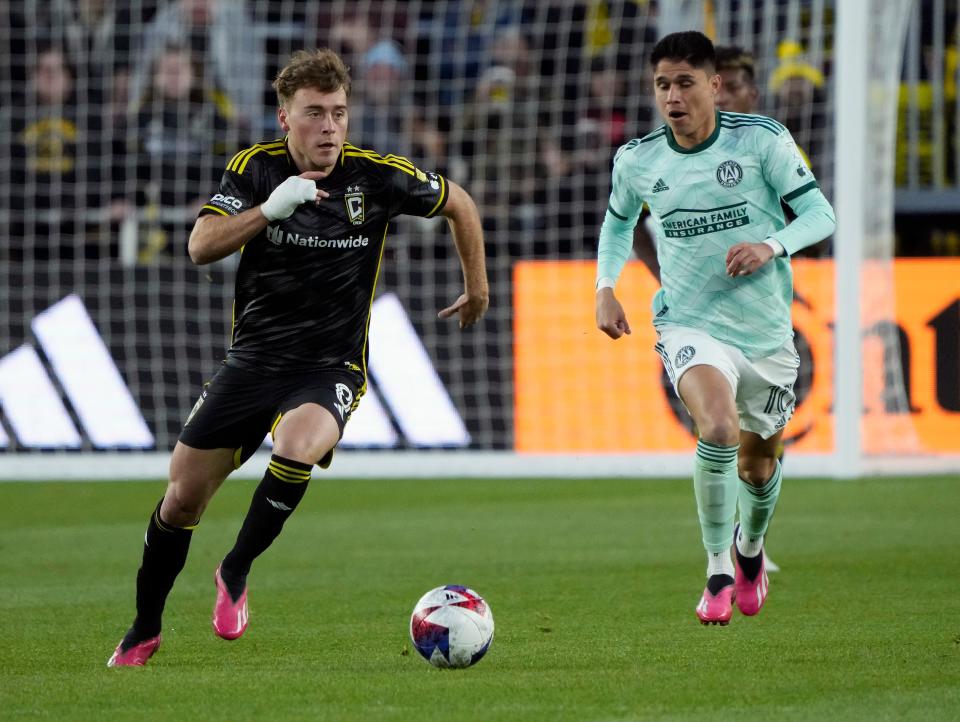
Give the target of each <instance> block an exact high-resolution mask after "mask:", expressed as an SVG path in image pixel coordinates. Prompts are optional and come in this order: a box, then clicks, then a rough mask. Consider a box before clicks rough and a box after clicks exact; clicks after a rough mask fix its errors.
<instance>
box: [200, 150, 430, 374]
mask: <svg viewBox="0 0 960 722" xmlns="http://www.w3.org/2000/svg"><path fill="white" fill-rule="evenodd" d="M300 172H301V171H300V170H299V169H298V168H297V167H296V165H295V164H294V162H293V159H292V158H291V156H290V155H289V154H288V152H287V146H286V142H285V140H283V139H281V140H276V141H273V142H269V143H259V144H257V145H255V146H253V147H252V148H248V149H246V150H243V151H241V152H240V153H237V155H235V156H234V157H233V159H232V160H231V161H230V163H228V164H227V169H226V171H225V172H224V174H223V179H222V180H221V182H220V192H219V193H217V194H216V195H215V196H213V198H211V199H210V201H209V202H208V203H207V204H206V205H205V206H203V209H202V210H201V211H200V214H201V215H205V214H210V213H217V214H220V215H230V216H232V215H236V214H238V213H241V212H242V211H245V210H247V209H249V208H253V207H255V206H258V205H260V204H261V203H263V202H264V201H265V200H267V198H268V197H269V196H270V193H271V192H273V190H274V189H275V188H276V187H277V186H278V185H280V184H281V183H282V182H283V181H284V180H286V179H287V178H288V177H290V176H294V175H299V174H300ZM317 187H318V188H321V189H322V190H325V191H327V192H328V193H329V194H330V197H329V198H325V199H323V200H322V201H320V203H319V204H314V203H304V204H303V205H301V206H300V207H298V208H297V210H296V211H295V212H294V213H293V215H292V216H290V217H289V218H287V219H284V220H280V221H272V222H271V223H270V224H269V225H268V226H267V227H266V228H265V229H264V230H263V231H262V232H261V233H259V234H258V235H257V236H255V237H254V238H252V239H250V240H249V241H247V243H246V244H245V245H244V247H243V248H242V249H241V250H240V254H241V255H240V265H239V267H238V269H237V279H236V293H235V299H234V320H233V334H232V342H231V346H230V350H229V351H228V352H227V363H228V364H229V365H232V366H237V367H240V368H246V369H249V370H252V371H261V372H264V371H266V372H271V373H272V372H278V371H310V370H315V369H322V368H344V367H346V368H353V369H354V370H362V371H363V373H364V376H365V375H366V355H367V348H366V341H367V330H368V327H369V321H370V309H371V305H372V303H373V292H374V288H375V287H376V282H377V275H378V273H379V271H380V259H381V257H382V255H383V246H384V242H385V240H386V233H387V226H388V224H389V221H390V219H391V218H393V217H395V216H397V215H400V214H409V215H415V216H424V217H427V218H429V217H432V216H435V215H436V214H437V213H439V212H440V210H441V209H442V208H443V206H444V204H445V203H446V202H447V192H448V186H447V182H446V180H445V179H444V178H443V177H442V176H440V175H438V174H436V173H425V172H423V171H421V170H420V169H418V168H416V167H414V165H413V164H412V163H411V162H410V161H409V160H407V159H406V158H401V157H399V156H395V155H386V156H381V155H379V154H377V153H375V152H373V151H371V150H363V149H361V148H357V147H355V146H352V145H350V144H349V143H345V144H344V146H343V150H342V151H341V153H340V159H339V160H338V162H337V164H336V166H335V168H334V170H333V171H332V172H331V173H330V175H328V176H327V177H326V178H323V179H322V180H319V181H317Z"/></svg>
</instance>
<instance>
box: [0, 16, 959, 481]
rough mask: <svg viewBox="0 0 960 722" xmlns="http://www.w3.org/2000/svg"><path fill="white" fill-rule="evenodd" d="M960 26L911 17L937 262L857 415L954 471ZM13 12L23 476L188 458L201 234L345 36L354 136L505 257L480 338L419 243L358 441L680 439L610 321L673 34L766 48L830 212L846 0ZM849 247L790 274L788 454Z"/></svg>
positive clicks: (14, 446)
mask: <svg viewBox="0 0 960 722" xmlns="http://www.w3.org/2000/svg"><path fill="white" fill-rule="evenodd" d="M894 5H896V4H894ZM906 6H907V5H906V4H904V7H906ZM958 7H960V6H958V3H955V2H946V0H922V1H918V2H915V3H913V4H912V5H910V22H909V25H908V26H907V32H906V43H905V52H904V60H903V63H902V65H901V67H900V68H899V72H898V75H899V77H900V80H899V83H898V87H899V99H898V103H897V108H898V117H897V118H896V128H897V131H896V132H897V143H896V157H895V163H896V164H895V166H892V168H893V172H894V174H895V181H896V193H895V196H894V207H893V211H894V213H895V215H894V218H895V221H896V226H895V227H896V236H895V246H894V247H893V253H895V255H896V256H897V257H920V258H926V259H928V260H911V261H909V262H907V261H903V262H900V261H898V262H897V263H896V269H897V273H898V274H900V275H898V283H899V284H900V285H899V286H898V289H899V290H898V291H897V294H896V303H897V304H898V306H897V309H898V310H897V311H896V321H897V323H898V324H899V328H898V327H897V326H894V325H892V324H891V323H889V320H890V319H886V320H885V321H884V319H881V321H884V323H879V325H877V326H876V327H875V328H874V332H873V335H874V336H875V337H876V338H877V339H879V340H880V343H879V344H878V345H876V346H875V347H871V346H869V345H868V346H866V347H865V359H866V362H865V364H864V369H865V373H864V374H863V376H864V383H865V413H866V416H865V421H866V424H867V428H873V427H871V426H870V423H871V414H872V415H873V418H874V420H876V418H880V420H881V421H882V422H883V423H880V424H879V426H878V428H879V432H878V433H877V434H875V435H873V441H874V443H875V444H876V445H877V448H878V449H879V450H884V451H890V450H894V451H902V452H907V453H910V454H920V455H930V454H938V453H952V454H956V453H957V452H958V451H960V446H958V443H960V442H958V441H957V440H958V439H960V433H957V431H960V391H958V387H960V384H958V379H960V361H958V357H960V351H958V348H960V342H958V337H960V311H958V308H960V306H958V303H960V301H958V300H957V296H956V286H955V283H954V282H953V280H952V279H955V278H956V271H957V269H958V266H957V260H956V256H957V255H958V254H960V224H958V222H957V221H958V215H957V214H958V209H960V202H958V199H960V187H958V179H957V168H958V165H960V164H958V163H957V159H958V157H960V144H958V123H957V119H958V117H960V104H958V99H957V92H956V89H957V79H958V63H957V57H958V50H957V49H958V40H957V38H958V25H957V19H958ZM3 12H4V13H5V15H6V17H4V18H3V22H2V27H0V37H2V40H0V42H2V43H3V45H4V46H5V48H6V51H5V52H4V53H3V56H2V59H0V62H2V64H3V66H2V86H0V103H2V107H3V110H2V111H0V143H2V144H3V145H4V146H5V148H6V149H7V150H6V151H5V152H4V154H3V156H2V158H0V238H2V243H0V407H2V409H0V446H2V447H3V453H5V455H7V458H8V459H12V458H14V457H17V458H23V456H24V452H27V453H29V452H34V451H42V452H49V451H51V450H53V451H60V450H74V451H77V450H79V451H102V450H116V449H131V448H132V449H152V450H157V451H161V452H162V451H166V450H168V449H169V448H171V446H172V444H173V442H174V441H175V439H176V435H177V433H178V431H179V428H180V425H181V423H182V420H183V418H184V417H185V414H186V413H187V411H188V410H189V409H190V407H191V406H192V403H193V401H194V399H195V397H196V395H197V393H198V390H199V389H200V386H201V384H202V382H203V381H204V379H206V378H207V377H208V376H209V375H210V374H211V373H212V372H213V370H214V369H215V368H216V365H217V363H218V361H219V360H220V359H221V358H222V356H223V353H224V349H225V346H226V344H227V341H228V336H229V330H230V305H231V301H232V281H233V269H234V265H233V264H234V261H233V260H231V259H227V260H225V261H223V262H221V263H218V264H215V265H214V266H212V267H209V266H208V267H203V268H197V267H194V266H193V265H192V264H191V263H190V261H189V259H188V258H187V256H186V253H185V245H186V237H187V234H188V232H189V228H190V227H191V225H192V220H193V218H194V217H195V212H196V209H197V208H198V206H199V204H200V203H202V202H203V200H204V199H205V198H207V197H209V195H210V194H212V193H213V192H214V191H215V188H216V183H217V179H218V177H219V175H220V173H221V172H222V168H223V166H224V165H225V162H226V160H227V159H228V158H229V157H230V156H231V155H232V154H233V153H234V152H235V151H236V150H237V149H239V148H242V147H246V146H247V145H249V144H250V143H252V142H256V141H260V140H266V139H272V138H274V137H276V135H277V131H276V125H275V117H274V111H273V97H272V91H271V90H270V89H269V82H270V79H271V78H272V76H273V75H274V74H275V72H276V70H277V69H278V68H279V67H280V66H281V65H282V64H283V62H284V60H285V59H286V57H287V56H288V55H289V53H290V52H291V51H292V50H295V49H298V48H301V47H313V46H318V45H319V46H330V47H332V48H334V49H336V50H338V51H339V52H341V53H342V54H343V55H344V57H345V59H346V60H347V62H348V63H349V64H350V65H351V67H352V68H353V74H354V80H355V85H354V88H355V92H354V96H353V98H352V109H351V126H350V127H351V131H350V133H349V139H350V140H351V141H352V142H353V143H355V144H358V145H360V146H363V147H372V148H374V149H376V150H378V151H381V152H384V153H388V152H392V153H397V154H401V155H406V156H408V157H410V158H411V159H412V160H413V161H414V162H415V163H416V164H417V165H419V166H420V167H422V168H425V169H427V170H438V171H440V172H442V173H444V174H446V175H448V176H449V177H450V178H452V179H454V180H456V181H457V182H459V183H461V184H462V185H464V186H465V187H466V188H467V189H468V190H469V191H470V192H471V193H472V194H473V195H474V197H475V198H476V199H477V201H478V204H479V206H480V210H481V215H482V217H483V219H484V225H485V232H486V241H487V246H488V266H489V271H490V279H491V285H492V297H493V298H492V304H491V308H490V312H489V314H488V316H487V318H486V320H485V322H484V323H483V324H482V327H481V328H478V329H476V330H473V331H471V332H470V333H467V334H462V333H460V332H459V331H458V330H457V329H456V328H455V327H454V326H453V325H451V324H448V323H443V322H440V321H438V320H437V319H436V313H435V312H436V310H437V309H439V308H442V307H443V306H444V305H446V304H447V303H448V302H449V301H450V300H451V299H452V298H455V296H456V294H457V289H458V287H459V269H458V264H457V262H456V255H455V253H454V252H453V249H452V243H451V241H450V238H449V236H448V234H447V232H446V228H445V224H443V223H442V222H433V223H423V222H420V221H419V220H417V219H400V220H398V221H397V223H396V225H395V228H394V229H393V231H392V232H391V234H390V236H389V238H388V246H387V252H386V255H385V262H384V265H383V275H382V278H381V283H380V285H379V289H380V298H379V299H378V306H377V309H378V310H377V312H376V313H377V314H378V315H379V317H380V321H379V323H378V322H377V321H376V318H375V327H374V331H373V333H372V337H373V338H372V343H373V349H374V351H373V352H374V353H375V354H376V353H377V350H376V349H377V345H378V343H380V345H381V348H383V349H385V350H384V351H382V352H381V358H380V359H379V360H378V359H376V358H375V359H373V362H372V381H373V393H372V394H371V395H370V396H369V397H367V399H365V401H364V403H363V404H362V405H361V411H362V412H363V414H364V417H363V420H362V421H361V417H360V414H359V413H358V418H357V420H356V421H355V423H354V424H352V425H351V426H352V427H354V429H355V431H353V432H352V433H353V436H350V435H349V434H348V437H347V439H346V440H345V441H346V443H347V444H348V445H354V446H360V447H363V448H371V447H389V448H417V449H422V448H449V447H467V448H470V449H473V450H484V451H487V450H500V451H503V450H506V451H511V450H517V451H522V452H532V453H536V452H563V451H576V452H597V453H635V452H638V451H639V452H645V451H647V452H649V451H656V450H672V449H684V448H689V446H690V444H691V437H690V436H689V434H688V432H687V431H686V429H685V420H684V418H683V415H682V413H681V412H680V411H679V409H678V408H677V405H676V402H675V400H674V399H672V398H671V395H670V393H669V391H668V390H667V389H666V387H665V386H664V385H663V384H664V382H663V378H662V374H661V372H660V371H659V369H657V368H656V364H655V361H656V358H655V356H654V355H653V354H652V353H650V352H649V350H648V349H649V346H650V344H649V343H646V342H644V341H643V340H642V339H641V340H640V341H638V342H637V343H635V344H634V346H633V347H632V348H631V349H630V350H629V351H628V352H627V353H626V355H622V356H618V357H616V358H612V357H611V356H610V355H609V354H610V352H609V351H605V350H604V349H603V348H601V347H600V346H599V344H601V342H602V341H603V339H602V338H601V337H600V336H599V334H598V333H595V332H594V331H593V329H592V325H591V324H592V321H591V319H592V288H591V271H590V268H589V265H590V264H589V259H591V258H592V257H593V255H594V253H595V239H596V236H597V233H598V229H599V224H600V221H601V219H602V214H603V211H604V208H605V199H606V196H607V193H608V183H609V169H610V162H611V158H612V155H613V153H614V151H615V150H616V148H617V147H618V146H619V145H620V144H621V143H622V142H623V141H624V140H626V139H629V138H631V137H635V136H638V135H643V134H644V133H646V132H648V131H649V130H650V129H652V128H653V127H655V126H656V125H657V124H658V121H657V119H656V118H655V113H654V110H653V108H652V106H651V100H650V94H649V92H648V91H649V90H650V88H649V79H648V73H647V57H648V55H649V52H650V50H651V48H652V45H653V42H654V41H655V39H656V38H657V37H659V36H661V35H663V34H664V33H666V32H671V31H674V30H677V29H685V28H688V27H702V28H703V29H705V30H706V31H707V32H709V33H710V34H711V35H712V36H713V37H714V39H715V40H716V41H717V42H718V43H725V44H726V43H737V44H740V45H742V46H743V47H745V48H746V49H748V50H750V51H752V52H753V53H754V54H755V56H756V61H757V64H756V69H757V81H758V85H759V87H760V103H759V111H760V112H763V113H766V114H769V115H772V116H774V117H777V118H778V119H779V120H781V121H782V122H784V123H785V124H786V125H788V127H790V129H791V131H792V132H793V133H794V135H795V137H796V139H797V141H798V143H799V144H800V145H801V146H802V147H803V148H804V149H805V150H806V151H807V153H808V155H809V156H810V159H811V163H812V166H813V167H814V169H815V171H816V173H817V176H818V179H819V180H820V182H821V185H822V186H823V188H824V190H825V192H826V193H827V195H828V197H833V194H834V151H835V148H834V126H833V118H834V102H835V86H836V82H835V81H836V78H835V75H836V73H835V70H836V61H835V57H834V31H835V20H836V18H835V6H834V3H832V2H826V1H825V0H821V1H818V0H806V1H793V2H778V1H771V0H767V1H764V2H759V1H758V2H740V1H738V0H716V1H713V2H711V1H707V2H703V1H701V0H697V1H693V2H689V1H686V2H670V3H667V2H659V3H658V2H656V1H655V0H647V1H643V0H636V1H624V2H616V1H607V0H587V1H584V2H566V1H562V2H524V1H522V0H516V1H513V2H510V1H501V2H468V1H464V2H454V1H452V0H451V1H447V2H445V1H442V0H436V1H433V2H428V1H426V0H424V1H416V0H414V1H412V2H402V3H401V2H378V1H371V2H338V1H334V2H324V3H300V2H294V1H292V0H288V1H281V2H254V1H252V0H248V1H247V2H227V1H226V0H219V2H215V1H214V0H170V1H169V2H158V1H155V0H143V1H141V2H138V1H136V0H135V1H133V2H128V3H122V4H116V5H114V4H113V3H106V2H96V1H84V0H76V1H71V0H53V1H51V2H42V3H41V2H29V1H21V2H11V3H7V4H5V5H4V10H3ZM889 210H890V209H889V208H887V209H881V211H880V213H881V214H883V213H885V212H886V213H889ZM833 245H834V244H833V239H828V241H826V242H824V243H822V244H819V245H818V246H817V247H815V248H813V249H811V251H810V252H809V253H807V254H805V256H806V257H805V258H802V259H798V262H797V270H798V296H799V301H798V306H797V326H798V331H799V332H800V338H801V339H802V341H803V343H801V349H800V350H801V353H802V354H803V356H804V358H805V360H807V361H808V362H809V363H807V364H806V366H805V368H806V371H805V374H804V376H803V377H802V378H801V381H800V384H799V386H800V388H799V395H800V397H801V399H802V400H803V401H804V403H801V408H800V412H799V413H798V422H799V423H798V424H796V426H797V428H798V430H799V431H798V434H797V436H798V437H800V438H795V439H792V441H795V442H796V446H797V448H796V451H797V452H798V455H802V453H803V452H804V451H805V450H806V451H812V452H814V453H816V452H829V451H830V449H831V448H832V446H831V445H832V443H833V442H832V439H833V435H832V430H831V428H830V425H829V422H828V421H825V420H829V418H830V414H831V411H832V399H833V387H832V381H833V368H832V367H833V348H832V343H831V340H830V333H831V328H832V323H833V318H832V313H831V311H832V308H831V306H832V302H831V301H830V298H832V288H833V285H832V283H833V282H832V274H833V266H832V265H831V264H832V255H833ZM880 255H881V258H880V260H889V257H890V256H891V253H890V252H889V251H888V252H886V256H884V255H883V254H880ZM929 259H935V260H929ZM630 273H631V274H632V275H633V276H635V278H636V281H635V286H636V287H637V288H638V289H640V290H638V291H637V292H636V293H635V298H634V299H633V303H634V304H635V308H636V310H635V311H634V312H633V313H634V314H635V316H634V326H635V327H638V326H644V325H645V324H644V322H643V321H642V318H643V317H642V313H643V309H644V308H645V307H646V304H647V297H648V296H649V291H650V290H651V287H650V283H651V279H649V278H648V277H647V276H645V275H644V271H643V270H642V268H640V266H639V265H638V266H637V267H636V268H632V269H631V270H630ZM900 276H903V279H902V280H900ZM879 287H880V288H887V286H884V285H883V284H882V283H881V284H880V285H879ZM77 301H79V303H77ZM864 303H865V304H869V303H870V301H869V298H868V297H867V296H864ZM901 306H902V307H903V310H901V309H900V307H901ZM51 309H52V310H54V311H56V312H57V313H51ZM84 314H89V317H90V319H91V320H92V322H93V326H92V327H90V328H87V327H86V326H84ZM38 319H40V322H38ZM44 320H46V321H47V322H48V323H46V324H44V323H43V321H44ZM638 321H639V323H638ZM378 326H379V327H380V328H381V329H382V331H380V330H378ZM81 327H82V328H85V329H86V331H84V332H83V333H79V332H78V331H77V329H78V328H81ZM91 328H92V329H93V332H92V333H91V331H90V329H91ZM548 331H549V332H548ZM378 336H382V339H383V340H382V341H381V340H380V339H379V338H378ZM98 338H100V339H102V340H103V343H104V344H105V347H106V349H107V350H108V355H104V354H98V352H97V339H98ZM418 339H419V340H418ZM420 343H422V347H421V346H420V345H419V344H420ZM618 353H619V352H618ZM113 364H115V366H116V371H118V372H119V377H117V376H116V374H114V375H111V367H112V365H113ZM635 369H637V372H636V373H632V371H633V370H635ZM117 378H119V384H118V383H116V382H117ZM101 382H102V383H103V384H105V385H104V386H102V387H101V386H100V385H99V384H100V383H101ZM435 382H436V383H435ZM111 384H112V385H111ZM126 389H129V394H130V396H129V401H130V403H126V402H125V399H126V398H127V397H125V396H124V394H125V393H126ZM804 404H806V405H804ZM891 419H893V421H894V422H895V423H889V422H890V420H891ZM578 427H579V428H580V429H589V430H590V433H587V432H584V431H580V430H578ZM808 427H809V428H808ZM641 431H642V433H641ZM800 432H802V434H801V433H800ZM868 436H869V435H868ZM638 439H639V441H638ZM638 443H639V444H641V445H640V446H637V444H638ZM804 444H806V447H804ZM868 451H869V449H868ZM46 455H48V456H49V454H46ZM66 463H67V464H68V465H69V463H70V462H69V457H67V462H66Z"/></svg>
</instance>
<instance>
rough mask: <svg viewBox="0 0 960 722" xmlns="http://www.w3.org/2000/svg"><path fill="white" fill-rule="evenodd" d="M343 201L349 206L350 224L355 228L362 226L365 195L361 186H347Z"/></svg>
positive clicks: (348, 216)
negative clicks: (361, 190)
mask: <svg viewBox="0 0 960 722" xmlns="http://www.w3.org/2000/svg"><path fill="white" fill-rule="evenodd" d="M343 201H344V203H346V204H347V218H348V219H349V220H350V222H351V223H352V224H353V225H355V226H359V225H360V224H362V223H363V193H361V192H360V186H347V192H346V194H345V195H344V196H343Z"/></svg>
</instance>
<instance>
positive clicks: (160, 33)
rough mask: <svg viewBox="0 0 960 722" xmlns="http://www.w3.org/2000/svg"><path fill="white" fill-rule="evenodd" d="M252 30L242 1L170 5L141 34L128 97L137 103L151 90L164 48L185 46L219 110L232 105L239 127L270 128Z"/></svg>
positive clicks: (181, 0)
mask: <svg viewBox="0 0 960 722" xmlns="http://www.w3.org/2000/svg"><path fill="white" fill-rule="evenodd" d="M254 30H255V28H254V25H253V23H252V22H251V20H250V18H249V17H248V15H247V12H246V3H245V2H244V1H243V0H175V1H174V2H172V3H171V4H169V5H168V6H166V7H164V8H162V9H161V10H160V11H159V12H158V13H157V15H156V17H155V18H154V19H153V21H152V22H151V23H150V25H149V26H147V28H146V30H145V32H144V37H143V48H142V51H141V53H140V64H139V65H137V66H136V67H135V68H133V76H132V77H131V88H130V96H131V98H132V99H133V100H134V101H136V100H137V99H138V98H141V97H142V96H143V95H144V93H145V92H146V91H147V89H148V88H149V87H150V85H151V83H152V82H153V79H152V78H151V75H150V69H151V68H153V67H154V66H155V62H156V60H157V58H158V57H159V56H160V55H161V54H162V53H163V52H164V50H165V48H167V47H169V46H170V45H172V44H178V45H184V46H185V47H186V48H187V49H188V50H190V52H191V53H192V54H193V56H194V57H196V58H197V59H198V61H199V62H200V63H201V64H202V65H203V66H204V68H205V70H206V71H207V72H206V78H207V79H208V86H209V92H211V93H214V94H215V95H216V96H217V100H218V102H219V103H220V104H221V106H223V107H226V106H227V105H228V104H229V105H230V106H232V108H231V112H232V113H233V115H234V117H235V119H236V121H237V122H238V123H241V124H245V125H246V126H248V127H253V128H255V129H257V130H258V131H259V130H260V129H261V127H262V126H264V124H266V125H268V126H269V128H271V129H272V128H273V122H274V119H273V115H272V108H271V109H270V112H269V113H268V110H267V108H266V107H265V105H264V93H265V89H266V86H267V76H266V62H265V59H264V52H263V48H262V47H261V40H260V39H259V38H258V37H257V34H256V33H255V32H254Z"/></svg>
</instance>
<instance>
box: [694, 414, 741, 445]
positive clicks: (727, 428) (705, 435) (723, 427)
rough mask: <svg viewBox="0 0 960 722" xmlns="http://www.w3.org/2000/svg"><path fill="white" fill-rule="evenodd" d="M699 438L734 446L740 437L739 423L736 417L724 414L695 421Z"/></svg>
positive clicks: (712, 442)
mask: <svg viewBox="0 0 960 722" xmlns="http://www.w3.org/2000/svg"><path fill="white" fill-rule="evenodd" d="M697 429H698V430H699V431H700V438H701V439H703V440H704V441H709V442H710V443H711V444H717V445H718V446H736V445H737V443H738V442H739V439H740V424H739V421H738V420H737V419H730V418H726V417H724V416H720V417H715V418H710V417H708V418H706V419H703V420H702V421H697Z"/></svg>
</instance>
